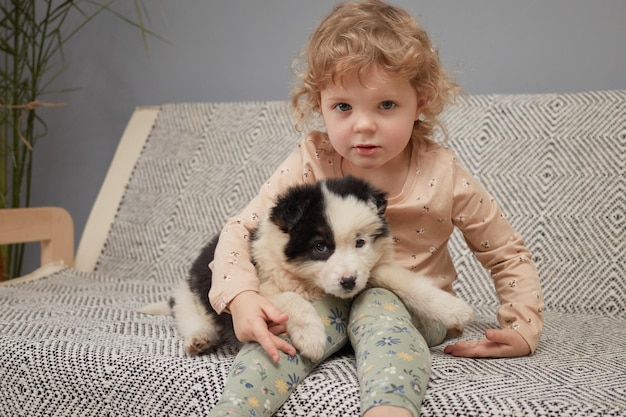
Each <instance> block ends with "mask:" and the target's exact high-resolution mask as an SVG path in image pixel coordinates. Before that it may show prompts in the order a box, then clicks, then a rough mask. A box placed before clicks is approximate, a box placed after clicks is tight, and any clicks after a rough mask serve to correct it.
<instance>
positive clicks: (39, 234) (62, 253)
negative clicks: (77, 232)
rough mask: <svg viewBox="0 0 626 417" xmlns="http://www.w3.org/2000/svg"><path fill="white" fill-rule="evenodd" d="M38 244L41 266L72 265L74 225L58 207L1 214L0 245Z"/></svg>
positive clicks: (15, 210)
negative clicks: (53, 264)
mask: <svg viewBox="0 0 626 417" xmlns="http://www.w3.org/2000/svg"><path fill="white" fill-rule="evenodd" d="M29 242H41V262H40V263H41V266H44V265H47V264H51V263H55V264H57V265H58V264H59V263H62V265H63V266H73V265H74V222H73V221H72V217H71V216H70V214H69V213H68V212H67V210H65V209H64V208H61V207H31V208H16V209H2V210H0V245H4V244H12V243H29Z"/></svg>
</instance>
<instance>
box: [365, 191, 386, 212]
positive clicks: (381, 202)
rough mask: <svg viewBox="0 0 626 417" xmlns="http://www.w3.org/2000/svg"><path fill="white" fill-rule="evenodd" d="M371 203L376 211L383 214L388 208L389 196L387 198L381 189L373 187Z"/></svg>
mask: <svg viewBox="0 0 626 417" xmlns="http://www.w3.org/2000/svg"><path fill="white" fill-rule="evenodd" d="M369 204H371V205H372V206H373V207H374V208H375V209H376V212H377V213H378V214H379V215H380V216H382V215H384V214H385V211H386V210H387V198H385V193H383V192H382V191H379V190H377V189H372V195H371V197H370V200H369Z"/></svg>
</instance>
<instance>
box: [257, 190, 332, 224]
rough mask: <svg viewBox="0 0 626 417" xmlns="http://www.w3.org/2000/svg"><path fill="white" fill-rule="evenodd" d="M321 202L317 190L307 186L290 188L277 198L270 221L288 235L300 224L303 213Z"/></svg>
mask: <svg viewBox="0 0 626 417" xmlns="http://www.w3.org/2000/svg"><path fill="white" fill-rule="evenodd" d="M320 200H321V195H320V193H319V189H318V188H316V187H314V186H312V185H308V184H304V185H298V186H295V187H292V188H290V189H289V190H288V191H287V192H286V193H284V194H282V195H280V196H278V198H277V200H276V204H275V205H274V207H272V210H271V212H270V217H269V218H270V221H271V222H272V223H274V224H275V225H276V226H278V228H279V229H280V230H281V231H283V232H284V233H288V232H289V231H290V230H291V229H293V227H294V226H295V225H296V224H298V223H299V222H300V220H301V219H302V217H303V216H304V213H305V212H306V211H307V209H308V208H309V207H310V206H311V204H313V203H315V202H319V201H320Z"/></svg>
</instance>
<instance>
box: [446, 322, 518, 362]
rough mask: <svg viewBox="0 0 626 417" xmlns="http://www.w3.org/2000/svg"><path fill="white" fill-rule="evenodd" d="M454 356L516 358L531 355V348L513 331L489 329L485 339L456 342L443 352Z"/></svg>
mask: <svg viewBox="0 0 626 417" xmlns="http://www.w3.org/2000/svg"><path fill="white" fill-rule="evenodd" d="M443 351H444V353H448V354H450V355H452V356H462V357H465V358H514V357H518V356H526V355H529V354H530V346H528V343H526V340H524V338H523V337H522V335H521V334H519V333H518V332H516V331H515V330H513V329H487V330H486V331H485V339H482V340H476V341H472V342H462V341H461V342H456V343H454V344H452V345H448V346H446V347H445V349H444V350H443Z"/></svg>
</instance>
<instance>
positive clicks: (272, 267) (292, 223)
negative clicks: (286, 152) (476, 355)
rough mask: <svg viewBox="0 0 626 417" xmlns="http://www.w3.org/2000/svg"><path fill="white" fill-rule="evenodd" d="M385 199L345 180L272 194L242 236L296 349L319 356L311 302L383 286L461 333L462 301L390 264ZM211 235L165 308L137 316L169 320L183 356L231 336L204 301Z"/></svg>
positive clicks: (465, 315)
mask: <svg viewBox="0 0 626 417" xmlns="http://www.w3.org/2000/svg"><path fill="white" fill-rule="evenodd" d="M386 207H387V201H386V199H385V195H384V193H382V192H381V191H379V190H377V189H375V188H374V187H372V186H371V185H370V184H369V183H367V182H365V181H362V180H359V179H356V178H354V177H344V178H341V179H328V180H324V181H320V182H318V183H316V184H314V185H299V186H295V187H292V188H290V189H289V190H287V191H286V192H285V193H284V194H283V195H281V196H279V197H278V199H277V201H276V203H275V205H274V206H273V207H272V209H271V211H270V213H269V215H268V216H267V218H264V219H261V221H260V222H259V226H258V227H257V228H256V229H255V230H254V232H253V233H252V236H251V255H252V259H253V262H254V264H255V266H256V269H257V273H258V277H259V280H260V283H261V286H260V293H261V294H262V295H264V296H266V297H267V298H268V299H270V300H271V301H272V303H273V304H274V305H276V307H278V308H279V309H280V310H281V311H283V312H284V313H286V314H287V315H288V316H289V320H288V321H287V332H288V334H289V337H290V339H291V341H292V343H293V345H294V346H295V347H296V349H298V351H299V352H300V353H301V354H302V355H303V356H306V357H308V358H311V359H313V360H317V359H319V358H321V357H322V355H323V353H324V346H325V342H326V335H325V331H324V325H323V323H322V320H321V318H320V317H319V315H318V313H317V312H316V311H315V309H314V308H313V305H312V304H311V303H310V301H312V300H315V299H317V298H320V297H322V296H324V295H325V294H330V295H334V296H336V297H340V298H352V297H354V296H356V295H357V294H358V293H359V292H361V291H362V290H363V289H364V288H366V287H367V286H374V287H382V288H387V289H389V290H391V291H393V292H394V293H396V295H398V297H400V299H401V300H402V301H403V302H404V303H405V305H406V306H407V308H408V309H409V311H410V312H411V314H412V315H413V316H414V317H420V318H421V320H436V321H439V322H441V323H443V324H444V325H445V326H446V327H447V328H449V329H455V330H457V331H462V330H463V328H464V326H465V325H466V324H467V323H468V322H469V321H470V320H471V318H472V315H473V312H472V309H471V307H469V306H468V305H467V304H466V303H465V302H464V301H462V300H460V299H459V298H456V297H454V296H453V295H451V294H449V293H447V292H445V291H443V290H441V289H439V288H438V287H436V286H435V284H434V283H433V282H432V281H431V280H430V279H428V278H426V277H422V276H419V275H416V274H414V273H412V272H410V271H408V270H406V269H405V268H402V267H400V266H399V265H397V264H396V263H395V262H394V261H393V244H392V239H391V236H390V233H389V228H388V225H387V222H386V220H385V209H386ZM216 245H217V238H214V239H213V240H212V241H211V242H210V243H209V244H208V245H207V246H205V247H204V248H203V249H202V251H201V253H200V256H199V257H198V258H197V259H196V261H195V262H194V263H193V265H192V267H191V271H190V274H189V278H188V279H187V281H186V282H185V283H184V284H183V285H181V286H180V287H179V288H178V289H177V290H176V292H175V293H174V296H173V298H172V299H170V301H169V302H161V303H155V304H151V305H149V306H146V307H144V308H143V309H142V312H144V313H149V314H150V313H151V314H169V313H173V315H174V316H175V317H176V322H177V326H178V331H179V333H180V334H181V335H182V336H183V338H184V346H185V350H186V351H187V352H189V353H201V352H205V351H208V350H210V349H212V348H214V347H216V346H218V345H219V344H220V343H222V342H223V340H224V338H226V337H231V338H232V336H233V331H232V321H231V317H230V315H229V314H222V315H218V314H216V313H215V311H214V310H213V308H212V307H211V305H210V304H209V301H208V297H207V295H208V292H209V289H210V288H211V279H212V277H211V270H210V269H209V268H208V264H209V263H210V262H211V260H212V259H213V256H214V251H215V247H216Z"/></svg>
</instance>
